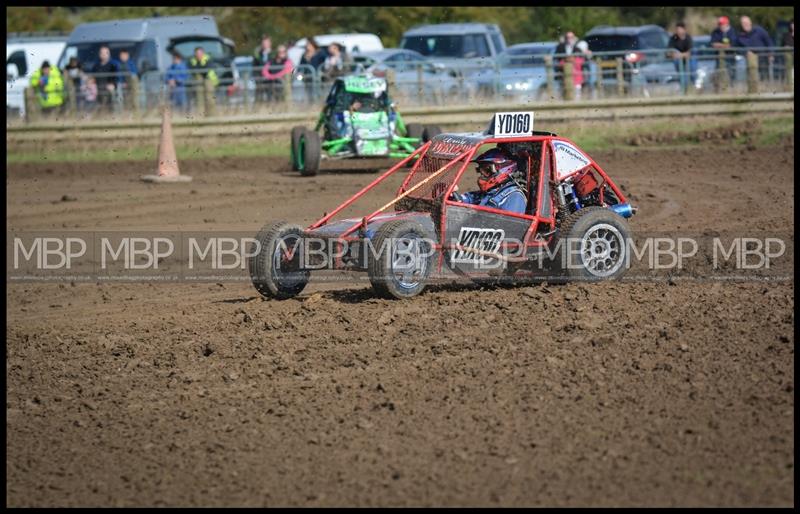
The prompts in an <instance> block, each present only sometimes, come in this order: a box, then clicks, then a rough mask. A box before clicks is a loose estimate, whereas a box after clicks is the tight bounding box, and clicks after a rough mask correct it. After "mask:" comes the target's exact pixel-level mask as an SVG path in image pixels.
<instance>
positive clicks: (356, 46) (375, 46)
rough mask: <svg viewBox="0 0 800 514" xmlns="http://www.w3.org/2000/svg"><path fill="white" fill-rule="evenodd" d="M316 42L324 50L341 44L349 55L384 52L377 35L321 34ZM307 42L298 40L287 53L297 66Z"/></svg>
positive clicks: (315, 37) (302, 39) (316, 38)
mask: <svg viewBox="0 0 800 514" xmlns="http://www.w3.org/2000/svg"><path fill="white" fill-rule="evenodd" d="M314 40H315V41H316V42H317V44H318V45H320V48H322V49H323V50H324V49H325V48H326V47H327V46H328V45H330V44H331V43H339V44H340V45H343V46H344V49H345V53H348V54H352V53H355V52H373V51H376V50H383V43H382V42H381V38H379V37H378V36H376V35H375V34H321V35H319V36H314ZM306 42H307V40H306V38H301V39H298V40H297V41H296V42H295V44H294V45H292V47H291V48H290V49H289V50H288V52H287V55H288V56H289V59H291V61H292V62H293V63H294V64H295V66H296V65H298V64H300V58H301V57H302V56H303V53H304V52H305V51H306Z"/></svg>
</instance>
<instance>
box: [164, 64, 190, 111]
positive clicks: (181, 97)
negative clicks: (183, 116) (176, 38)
mask: <svg viewBox="0 0 800 514" xmlns="http://www.w3.org/2000/svg"><path fill="white" fill-rule="evenodd" d="M165 79H166V82H167V87H168V88H169V101H170V103H171V104H172V106H173V107H175V108H177V109H179V110H182V111H186V108H187V107H188V104H189V102H188V99H187V97H186V82H188V81H189V68H188V67H187V66H186V63H185V62H183V56H182V55H181V54H180V53H178V52H173V53H172V64H171V65H170V67H169V68H167V74H166V77H165Z"/></svg>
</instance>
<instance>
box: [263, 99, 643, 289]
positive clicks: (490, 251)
mask: <svg viewBox="0 0 800 514" xmlns="http://www.w3.org/2000/svg"><path fill="white" fill-rule="evenodd" d="M493 146H496V147H497V148H501V149H502V150H503V151H504V152H506V154H507V155H510V156H512V157H513V159H514V160H515V161H516V163H517V164H518V166H517V167H516V170H517V171H516V174H517V176H516V177H515V181H516V182H517V183H518V184H520V187H521V188H522V190H523V192H524V193H525V195H526V198H527V207H526V209H525V212H524V213H516V212H509V211H505V210H500V209H496V208H492V207H488V206H483V205H473V204H469V203H463V202H461V201H459V200H458V198H459V196H458V195H456V194H454V192H455V191H456V190H457V189H458V188H457V185H458V183H459V181H460V180H461V179H462V177H463V176H465V172H467V170H468V169H470V166H469V163H470V161H471V159H473V157H474V156H475V155H478V154H479V152H481V151H483V150H485V149H486V148H489V147H493ZM417 156H419V158H418V159H417V160H416V162H414V161H413V159H415V158H416V157H417ZM411 162H414V164H413V166H412V167H411V169H410V171H408V173H407V175H406V176H405V177H404V179H403V180H402V184H401V185H400V187H399V189H398V190H397V193H396V195H395V198H394V199H393V200H391V201H389V202H387V203H385V204H384V205H383V206H381V207H380V208H378V209H376V210H374V211H372V212H370V213H369V214H367V215H365V216H359V217H351V218H346V219H338V220H334V217H335V216H336V215H337V214H339V213H340V212H341V211H342V210H344V209H346V208H348V207H349V206H351V205H352V204H353V203H354V202H356V201H357V200H359V199H360V198H362V197H364V196H365V195H367V194H368V193H369V192H370V191H372V190H373V189H375V188H376V186H378V185H379V184H381V183H383V182H384V181H387V180H389V179H390V177H392V176H393V175H395V174H396V173H398V172H399V171H400V170H404V169H407V168H405V166H406V164H407V163H411ZM466 176H467V177H470V178H472V177H474V175H472V174H468V175H466ZM467 183H468V182H467ZM634 212H635V209H634V208H633V207H632V206H631V205H630V204H629V203H628V201H627V200H626V198H625V195H624V194H623V192H622V191H621V190H620V188H619V187H618V186H617V185H616V184H615V183H614V182H613V181H612V180H611V179H610V178H609V177H608V175H607V174H606V173H605V171H603V169H602V168H601V167H600V166H599V165H598V164H597V163H596V162H595V161H594V160H593V159H592V158H591V157H589V156H588V155H587V154H586V153H585V152H583V151H582V150H581V149H580V148H578V146H577V145H576V144H575V143H573V142H572V141H570V140H569V139H566V138H563V137H559V136H557V135H556V134H554V133H551V132H541V131H535V130H533V113H532V112H511V113H496V114H495V115H494V117H493V119H492V122H491V123H490V124H489V127H488V128H487V129H486V131H484V132H482V133H444V134H440V135H437V136H436V137H434V138H433V139H432V140H431V141H429V142H427V143H425V144H424V145H422V146H421V147H420V148H418V149H417V150H416V151H415V152H414V153H413V154H411V155H410V156H409V157H407V158H406V159H404V160H402V161H400V162H399V163H397V164H396V165H395V166H393V167H392V168H390V169H389V170H388V171H386V172H385V173H383V174H382V175H381V176H379V177H378V178H376V179H375V180H373V181H372V182H371V183H370V184H368V185H367V186H366V187H364V188H363V189H361V190H360V191H358V192H357V193H356V194H354V195H353V196H352V197H350V198H349V199H348V200H347V201H345V202H344V203H342V204H341V205H339V206H338V207H337V208H335V209H334V210H333V211H331V212H330V213H328V214H326V215H325V216H323V217H322V218H321V219H319V220H318V221H316V222H315V223H313V224H312V225H311V226H309V227H307V228H305V229H303V228H301V227H300V226H298V225H294V224H290V223H286V222H279V223H272V224H268V225H266V226H264V228H262V229H261V231H260V232H259V233H258V235H257V236H256V241H257V243H255V244H257V245H258V247H257V248H255V249H253V248H251V251H250V254H251V255H253V256H252V257H250V258H249V260H248V266H249V271H250V277H251V279H252V282H253V285H254V286H255V288H256V289H257V290H258V291H259V293H261V294H262V295H263V296H265V297H269V298H277V299H285V298H291V297H293V296H295V295H297V294H299V293H300V292H301V291H302V290H303V288H304V287H305V286H306V284H307V283H308V281H309V278H310V275H311V273H312V272H313V271H315V270H350V271H361V272H367V273H368V275H369V280H370V282H371V283H372V286H373V288H374V289H375V291H376V292H377V293H378V294H380V295H381V296H385V297H390V298H407V297H411V296H415V295H417V294H419V293H420V292H421V291H422V290H423V289H424V288H425V285H426V283H429V282H430V281H431V280H433V279H434V278H436V277H448V276H450V277H453V276H456V275H461V276H466V277H469V278H471V279H473V280H475V281H487V280H489V281H497V280H503V279H505V280H519V279H520V278H525V279H530V278H535V277H546V280H548V281H551V282H552V281H558V280H576V279H578V280H581V279H583V280H607V279H615V278H618V277H620V276H621V275H622V274H623V273H624V272H625V271H626V269H627V264H628V253H629V252H628V242H629V239H630V229H629V227H628V223H627V221H626V218H630V217H631V216H632V215H633V214H634ZM254 250H255V251H254Z"/></svg>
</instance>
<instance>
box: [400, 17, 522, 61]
mask: <svg viewBox="0 0 800 514" xmlns="http://www.w3.org/2000/svg"><path fill="white" fill-rule="evenodd" d="M400 47H401V48H404V49H406V50H414V51H415V52H419V53H420V54H422V55H424V56H425V57H428V58H432V59H439V60H444V59H491V58H494V57H497V56H498V55H500V53H501V52H503V50H505V49H506V40H505V38H504V37H503V32H502V31H501V30H500V27H498V26H497V25H494V24H489V23H440V24H437V25H422V26H418V27H414V28H412V29H410V30H407V31H406V32H405V33H404V34H403V39H402V41H401V43H400Z"/></svg>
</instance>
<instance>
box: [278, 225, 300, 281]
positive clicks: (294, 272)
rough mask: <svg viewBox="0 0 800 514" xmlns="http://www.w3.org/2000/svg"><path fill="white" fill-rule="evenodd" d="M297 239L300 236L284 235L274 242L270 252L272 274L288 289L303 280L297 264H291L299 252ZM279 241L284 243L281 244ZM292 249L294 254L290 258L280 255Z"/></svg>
mask: <svg viewBox="0 0 800 514" xmlns="http://www.w3.org/2000/svg"><path fill="white" fill-rule="evenodd" d="M299 239H300V236H296V235H289V236H286V237H284V238H283V239H281V240H279V241H278V242H277V243H276V244H275V251H274V252H272V276H273V278H274V279H275V281H276V282H278V283H279V284H280V285H281V286H283V287H286V288H289V289H292V288H294V287H298V286H299V285H300V284H302V283H303V282H304V281H305V274H304V273H303V271H301V270H300V269H299V266H294V265H293V261H295V260H297V259H298V257H299V254H300V245H299V244H298V242H297V241H298V240H299ZM281 241H283V243H284V244H281ZM292 249H294V252H295V255H293V256H292V259H289V260H287V259H285V258H284V256H283V255H282V254H283V252H284V251H291V250H292ZM294 268H297V269H294Z"/></svg>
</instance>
